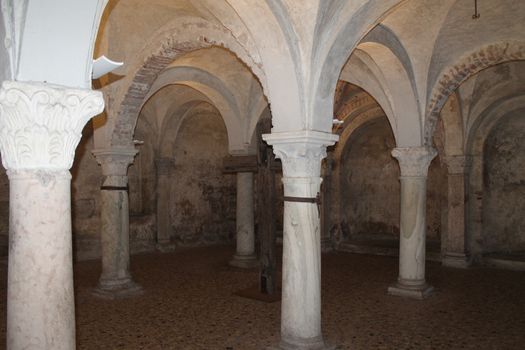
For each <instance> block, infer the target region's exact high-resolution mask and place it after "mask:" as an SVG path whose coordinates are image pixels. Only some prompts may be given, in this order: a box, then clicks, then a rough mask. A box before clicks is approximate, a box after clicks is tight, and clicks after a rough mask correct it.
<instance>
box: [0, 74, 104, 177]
mask: <svg viewBox="0 0 525 350" xmlns="http://www.w3.org/2000/svg"><path fill="white" fill-rule="evenodd" d="M103 109H104V99H103V97H102V93H101V92H100V91H93V90H88V89H72V88H68V87H64V86H58V85H52V84H47V83H36V82H31V83H28V82H17V81H4V82H3V83H2V87H1V88H0V115H1V118H0V150H1V152H2V163H3V165H4V167H5V168H6V169H8V170H34V169H46V170H67V169H69V168H71V166H72V165H73V159H74V156H75V148H76V147H77V145H78V143H79V142H80V138H81V137H82V129H83V128H84V126H85V125H86V123H87V122H88V121H89V119H91V118H92V117H93V116H95V115H97V114H99V113H101V112H102V111H103Z"/></svg>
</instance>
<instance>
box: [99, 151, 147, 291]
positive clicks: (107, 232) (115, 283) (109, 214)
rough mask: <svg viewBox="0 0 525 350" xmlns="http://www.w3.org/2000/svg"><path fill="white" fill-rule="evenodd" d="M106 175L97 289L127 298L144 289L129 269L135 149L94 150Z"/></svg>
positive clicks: (101, 214)
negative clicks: (130, 184) (130, 189)
mask: <svg viewBox="0 0 525 350" xmlns="http://www.w3.org/2000/svg"><path fill="white" fill-rule="evenodd" d="M93 154H94V155H95V158H96V159H97V162H98V163H99V164H100V165H101V167H102V176H103V178H104V180H103V183H102V186H101V188H100V190H101V191H100V200H101V209H100V220H101V227H100V229H101V232H100V245H101V253H102V274H101V275H100V279H99V282H98V286H97V287H96V288H95V290H94V292H93V293H94V294H95V295H96V296H99V297H102V298H108V299H115V298H124V297H128V296H133V295H137V294H141V293H142V288H141V287H140V286H138V285H137V284H136V283H135V282H134V281H133V280H132V278H131V274H130V272H129V198H128V176H127V172H128V167H129V166H130V165H131V163H133V158H134V157H135V155H136V154H137V150H135V149H118V148H115V149H106V150H94V151H93Z"/></svg>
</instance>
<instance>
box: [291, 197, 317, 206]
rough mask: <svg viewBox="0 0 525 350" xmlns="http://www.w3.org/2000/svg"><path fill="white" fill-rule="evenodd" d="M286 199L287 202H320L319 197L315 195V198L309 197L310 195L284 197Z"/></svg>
mask: <svg viewBox="0 0 525 350" xmlns="http://www.w3.org/2000/svg"><path fill="white" fill-rule="evenodd" d="M284 201H285V202H296V203H314V204H318V203H319V198H318V197H313V198H309V197H286V196H285V197H284Z"/></svg>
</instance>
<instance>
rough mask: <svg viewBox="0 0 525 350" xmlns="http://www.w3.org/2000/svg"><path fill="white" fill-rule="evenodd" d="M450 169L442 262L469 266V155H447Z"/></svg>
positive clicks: (449, 264) (454, 265)
mask: <svg viewBox="0 0 525 350" xmlns="http://www.w3.org/2000/svg"><path fill="white" fill-rule="evenodd" d="M445 160H446V164H447V169H448V175H447V177H448V189H447V192H448V201H447V217H446V225H447V227H446V230H445V231H444V237H442V238H441V245H442V254H441V255H442V264H443V265H444V266H449V267H458V268H467V267H469V265H470V258H469V254H468V251H467V247H466V239H465V238H466V236H465V174H466V172H467V163H468V161H467V157H465V156H449V157H446V159H445Z"/></svg>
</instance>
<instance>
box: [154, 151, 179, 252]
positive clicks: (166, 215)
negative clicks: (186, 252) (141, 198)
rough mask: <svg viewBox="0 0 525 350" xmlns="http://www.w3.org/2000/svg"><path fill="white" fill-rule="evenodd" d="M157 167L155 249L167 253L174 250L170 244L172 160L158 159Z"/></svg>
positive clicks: (173, 246)
mask: <svg viewBox="0 0 525 350" xmlns="http://www.w3.org/2000/svg"><path fill="white" fill-rule="evenodd" d="M155 164H156V166H157V249H158V250H159V251H161V252H169V251H173V250H174V249H175V245H174V244H172V243H171V223H170V189H171V184H170V169H171V167H172V164H173V160H172V159H170V158H159V159H157V160H156V161H155Z"/></svg>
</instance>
